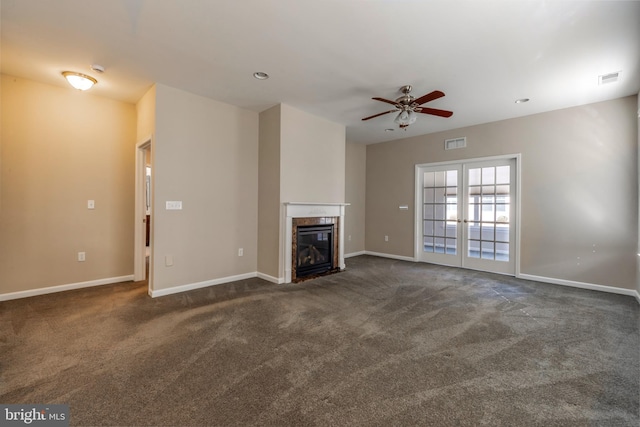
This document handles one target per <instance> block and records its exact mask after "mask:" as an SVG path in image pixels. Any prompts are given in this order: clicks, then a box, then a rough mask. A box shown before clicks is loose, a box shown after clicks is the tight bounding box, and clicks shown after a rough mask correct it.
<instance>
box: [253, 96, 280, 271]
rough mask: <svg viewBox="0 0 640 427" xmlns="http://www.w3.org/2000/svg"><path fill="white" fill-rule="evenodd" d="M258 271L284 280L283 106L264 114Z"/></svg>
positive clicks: (261, 116) (259, 170)
mask: <svg viewBox="0 0 640 427" xmlns="http://www.w3.org/2000/svg"><path fill="white" fill-rule="evenodd" d="M259 139H260V142H259V145H260V148H259V160H258V182H259V189H258V271H259V272H260V273H262V274H266V275H269V276H271V277H273V278H278V277H282V275H283V274H284V273H283V271H282V265H281V263H280V251H281V248H280V240H281V239H280V237H281V231H280V209H281V207H280V206H281V205H280V105H276V106H275V107H272V108H270V109H268V110H266V111H263V112H262V113H260V138H259Z"/></svg>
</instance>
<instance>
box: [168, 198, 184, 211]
mask: <svg viewBox="0 0 640 427" xmlns="http://www.w3.org/2000/svg"><path fill="white" fill-rule="evenodd" d="M166 206H167V210H168V211H179V210H182V200H167V204H166Z"/></svg>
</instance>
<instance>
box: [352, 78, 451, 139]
mask: <svg viewBox="0 0 640 427" xmlns="http://www.w3.org/2000/svg"><path fill="white" fill-rule="evenodd" d="M411 89H412V87H411V85H406V86H402V87H401V88H400V92H402V93H403V95H402V96H401V97H399V98H397V99H396V100H395V101H391V100H389V99H385V98H378V97H375V98H372V99H373V100H374V101H380V102H385V103H387V104H391V105H393V106H394V107H395V110H389V111H384V112H382V113H378V114H374V115H373V116H369V117H365V118H363V119H362V120H369V119H373V118H375V117H379V116H383V115H385V114H389V113H398V115H397V116H396V118H395V120H394V122H395V123H397V124H398V126H399V127H400V129H405V130H406V128H407V127H408V126H409V125H411V124H413V123H415V121H416V119H417V117H418V115H417V114H416V113H422V114H431V115H433V116H439V117H451V116H452V115H453V112H452V111H447V110H438V109H436V108H427V107H422V106H421V105H422V104H426V103H427V102H429V101H433V100H435V99H438V98H442V97H443V96H444V92H441V91H439V90H435V91H433V92H431V93H428V94H426V95H423V96H421V97H420V98H414V97H413V96H411V95H409V92H411Z"/></svg>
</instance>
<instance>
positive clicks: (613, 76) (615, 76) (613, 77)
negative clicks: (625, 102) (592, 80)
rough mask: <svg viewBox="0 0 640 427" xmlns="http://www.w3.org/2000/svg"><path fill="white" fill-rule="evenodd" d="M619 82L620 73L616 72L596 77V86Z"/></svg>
mask: <svg viewBox="0 0 640 427" xmlns="http://www.w3.org/2000/svg"><path fill="white" fill-rule="evenodd" d="M618 80H620V71H616V72H615V73H609V74H602V75H600V76H598V84H599V85H605V84H607V83H615V82H617V81H618Z"/></svg>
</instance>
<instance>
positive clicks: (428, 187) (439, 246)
mask: <svg viewBox="0 0 640 427" xmlns="http://www.w3.org/2000/svg"><path fill="white" fill-rule="evenodd" d="M458 173H459V170H458V169H452V170H442V171H434V172H425V173H424V179H425V181H424V188H423V195H424V198H423V239H424V240H423V242H424V251H425V252H434V253H442V254H444V253H447V254H455V253H457V249H456V248H455V244H456V243H457V240H456V239H457V222H456V221H457V220H458V197H457V194H458V187H457V184H458ZM452 245H453V246H452Z"/></svg>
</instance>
